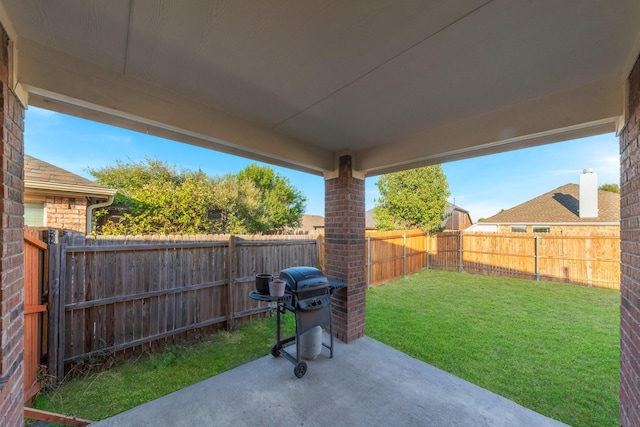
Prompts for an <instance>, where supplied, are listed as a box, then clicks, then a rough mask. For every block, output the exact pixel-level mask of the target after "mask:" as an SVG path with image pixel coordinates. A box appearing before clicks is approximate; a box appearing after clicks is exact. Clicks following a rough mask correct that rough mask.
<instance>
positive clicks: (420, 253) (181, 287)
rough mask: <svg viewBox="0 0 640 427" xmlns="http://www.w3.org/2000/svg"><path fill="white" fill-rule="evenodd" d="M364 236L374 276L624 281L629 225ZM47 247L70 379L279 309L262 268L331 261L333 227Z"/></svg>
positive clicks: (51, 301)
mask: <svg viewBox="0 0 640 427" xmlns="http://www.w3.org/2000/svg"><path fill="white" fill-rule="evenodd" d="M364 243H365V245H366V248H367V250H366V252H365V259H363V263H362V268H363V269H364V270H365V271H364V273H365V280H366V282H367V284H368V286H377V285H380V284H382V283H386V282H389V281H392V280H396V279H398V278H401V277H404V276H405V275H408V274H412V273H415V272H417V271H420V270H422V269H424V268H434V269H449V270H458V271H467V272H470V273H478V274H490V275H503V276H511V277H524V278H532V279H538V280H541V279H544V280H555V281H565V282H572V283H580V284H586V285H592V286H599V287H606V288H613V289H619V275H620V267H619V262H620V249H619V237H618V236H595V237H588V236H587V237H585V236H580V237H567V236H556V235H516V234H509V235H501V234H494V233H461V232H448V233H439V234H434V235H426V234H425V233H424V232H421V231H419V230H406V231H392V232H367V233H366V236H365V242H364ZM48 252H49V255H48V258H47V259H45V261H44V262H45V263H46V262H47V261H48V264H49V270H48V280H46V282H48V296H49V298H48V317H49V322H48V325H49V334H48V347H47V348H48V360H49V364H48V367H49V374H50V375H52V376H53V377H54V378H59V379H61V378H63V376H64V373H65V367H68V366H69V365H70V364H71V363H73V362H75V361H78V360H82V359H85V358H89V357H92V356H102V355H108V354H111V353H113V352H117V351H120V350H126V349H130V348H134V347H138V346H144V345H149V346H153V345H155V344H157V343H159V342H163V341H165V340H167V339H171V338H172V337H174V336H176V335H180V334H185V333H189V332H190V331H193V330H202V329H206V328H209V327H212V328H218V327H222V326H225V327H227V328H232V327H233V325H234V323H235V322H236V321H237V320H239V319H242V318H247V317H249V318H250V317H251V316H254V315H258V314H261V313H264V312H267V311H269V310H272V307H271V306H269V305H268V304H265V303H260V302H257V301H254V300H252V299H250V298H249V297H248V295H249V292H250V291H251V290H253V289H254V286H255V274H257V273H268V274H278V272H279V271H280V270H282V269H285V268H289V267H293V266H300V265H310V266H318V267H319V268H322V263H323V252H324V242H323V237H322V236H320V237H318V238H317V239H316V238H314V237H309V236H237V237H234V236H173V237H167V238H161V237H154V238H146V239H145V238H141V237H131V236H130V237H126V238H111V239H107V238H92V237H90V238H86V237H85V236H83V235H76V236H71V235H69V236H64V237H63V239H62V241H61V243H51V242H50V245H49V251H48ZM29 301H30V300H29ZM34 301H36V302H37V298H36V299H34ZM26 302H27V299H26V296H25V303H26ZM36 305H38V304H36ZM40 305H42V304H41V303H40ZM37 309H38V310H40V309H42V307H38V308H37ZM30 310H31V308H29V310H27V307H25V311H30ZM34 310H35V308H34ZM26 321H27V320H26V319H25V322H26ZM34 327H35V326H34ZM26 329H27V326H25V330H26ZM45 341H46V340H45Z"/></svg>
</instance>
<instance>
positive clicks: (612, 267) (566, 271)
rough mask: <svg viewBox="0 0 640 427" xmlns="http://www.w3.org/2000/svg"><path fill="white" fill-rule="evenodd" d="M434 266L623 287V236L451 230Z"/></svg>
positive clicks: (435, 245) (435, 239)
mask: <svg viewBox="0 0 640 427" xmlns="http://www.w3.org/2000/svg"><path fill="white" fill-rule="evenodd" d="M428 253H429V257H428V268H434V269H446V270H458V271H466V272H468V273H476V274H486V275H498V276H508V277H522V278H528V279H535V280H551V281H558V282H567V283H577V284H583V285H589V286H597V287H602V288H609V289H620V237H619V236H617V235H602V236H597V235H596V236H562V235H551V234H549V235H547V234H544V235H542V234H537V235H530V234H529V235H525V234H523V235H519V234H495V233H462V232H445V233H438V234H433V235H430V236H429V237H428Z"/></svg>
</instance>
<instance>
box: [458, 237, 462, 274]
mask: <svg viewBox="0 0 640 427" xmlns="http://www.w3.org/2000/svg"><path fill="white" fill-rule="evenodd" d="M461 272H462V231H460V233H459V240H458V273H461Z"/></svg>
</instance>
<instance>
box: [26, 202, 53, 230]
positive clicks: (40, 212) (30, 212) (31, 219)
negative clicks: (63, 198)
mask: <svg viewBox="0 0 640 427" xmlns="http://www.w3.org/2000/svg"><path fill="white" fill-rule="evenodd" d="M44 209H45V208H44V203H42V202H40V203H38V202H35V203H33V202H32V203H25V204H24V225H29V226H31V227H43V226H45V225H47V224H46V223H45V220H44V219H45V214H44Z"/></svg>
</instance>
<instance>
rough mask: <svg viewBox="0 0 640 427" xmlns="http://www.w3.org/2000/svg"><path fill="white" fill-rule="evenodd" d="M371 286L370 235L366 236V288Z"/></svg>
mask: <svg viewBox="0 0 640 427" xmlns="http://www.w3.org/2000/svg"><path fill="white" fill-rule="evenodd" d="M370 287H371V235H369V236H367V289H369V288H370Z"/></svg>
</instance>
